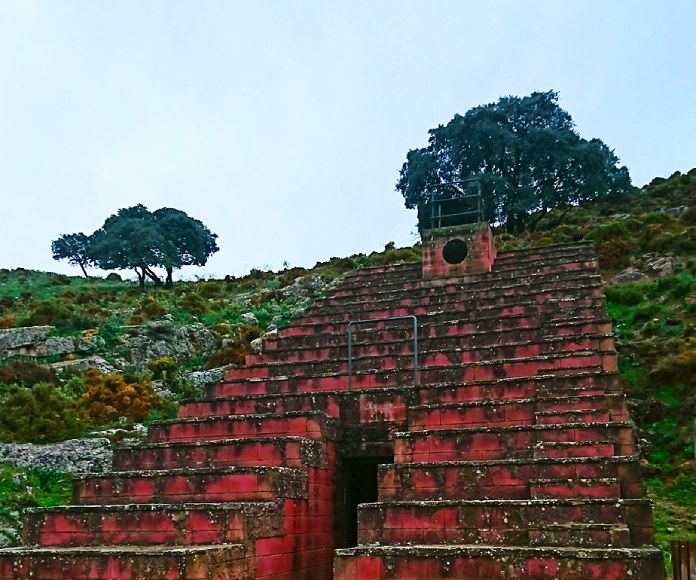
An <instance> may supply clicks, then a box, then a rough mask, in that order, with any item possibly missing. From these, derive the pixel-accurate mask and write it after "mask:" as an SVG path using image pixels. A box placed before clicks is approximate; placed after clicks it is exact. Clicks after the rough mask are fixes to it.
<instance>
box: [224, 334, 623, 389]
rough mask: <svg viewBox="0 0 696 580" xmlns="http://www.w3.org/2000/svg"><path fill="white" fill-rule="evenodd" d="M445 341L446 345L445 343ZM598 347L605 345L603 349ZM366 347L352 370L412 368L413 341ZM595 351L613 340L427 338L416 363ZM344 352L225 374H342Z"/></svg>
mask: <svg viewBox="0 0 696 580" xmlns="http://www.w3.org/2000/svg"><path fill="white" fill-rule="evenodd" d="M442 343H447V345H448V346H445V344H442ZM602 347H607V348H606V350H605V349H603V348H602ZM366 350H367V349H353V353H352V356H351V360H352V368H353V371H354V372H359V371H362V370H372V369H382V370H391V369H397V368H412V367H413V360H414V353H413V343H412V342H411V341H409V342H404V343H402V344H401V345H400V348H399V350H398V351H395V352H389V351H388V350H384V349H383V348H382V347H381V346H377V345H375V346H373V347H371V348H370V352H366ZM578 351H580V352H588V351H589V352H599V353H607V354H613V353H614V352H615V350H614V349H613V340H611V339H610V338H608V339H606V340H604V339H597V340H592V339H589V338H588V339H585V340H578V339H576V338H571V339H569V340H566V339H563V338H561V339H556V340H553V341H550V340H538V341H534V342H522V343H517V344H507V345H493V346H485V347H474V348H467V347H466V346H457V345H456V341H454V340H452V339H449V340H440V339H437V340H431V341H428V342H427V343H426V344H423V343H421V344H419V346H418V362H419V365H420V366H422V367H429V368H436V367H438V366H441V365H452V364H455V365H458V364H472V363H474V364H475V363H482V362H486V361H491V360H512V359H524V358H532V357H539V356H554V355H555V356H559V355H563V354H568V353H575V352H578ZM347 358H348V357H347V353H344V356H342V357H340V358H328V357H326V358H317V359H315V360H295V359H294V358H292V357H288V358H287V359H286V358H285V357H283V358H282V360H279V361H278V360H275V361H269V362H261V361H259V362H256V363H255V364H250V365H247V366H245V367H242V368H238V369H232V370H230V371H229V372H227V373H226V378H227V379H228V380H230V379H237V378H241V379H247V378H253V379H260V378H267V377H273V376H284V377H288V376H302V375H322V374H327V373H336V374H339V373H346V372H347V371H348V360H347Z"/></svg>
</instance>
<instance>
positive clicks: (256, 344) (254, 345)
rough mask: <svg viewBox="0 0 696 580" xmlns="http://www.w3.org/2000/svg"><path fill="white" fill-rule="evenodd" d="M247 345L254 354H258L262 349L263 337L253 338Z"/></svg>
mask: <svg viewBox="0 0 696 580" xmlns="http://www.w3.org/2000/svg"><path fill="white" fill-rule="evenodd" d="M249 346H251V352H253V353H254V354H260V353H261V351H262V350H263V338H261V337H259V338H255V339H254V340H252V341H251V342H250V343H249Z"/></svg>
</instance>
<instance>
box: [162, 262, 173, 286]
mask: <svg viewBox="0 0 696 580" xmlns="http://www.w3.org/2000/svg"><path fill="white" fill-rule="evenodd" d="M166 270H167V279H166V280H165V282H164V287H165V288H172V287H173V286H174V278H173V276H172V272H173V271H174V268H172V267H171V266H167V268H166Z"/></svg>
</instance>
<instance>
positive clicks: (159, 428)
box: [147, 411, 336, 443]
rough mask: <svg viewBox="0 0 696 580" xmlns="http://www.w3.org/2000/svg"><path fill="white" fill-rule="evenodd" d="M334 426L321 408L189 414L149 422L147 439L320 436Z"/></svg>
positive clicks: (328, 433)
mask: <svg viewBox="0 0 696 580" xmlns="http://www.w3.org/2000/svg"><path fill="white" fill-rule="evenodd" d="M335 429H336V426H335V421H334V420H333V419H332V418H331V417H329V416H328V415H327V414H326V413H324V412H322V411H296V412H293V411H291V412H287V413H263V414H261V413H259V414H252V415H227V416H211V417H191V418H186V419H172V420H170V421H159V422H157V423H155V424H153V425H151V426H150V428H149V429H148V433H147V441H148V442H149V443H160V442H177V441H211V440H217V439H239V438H242V437H260V436H264V437H283V436H286V435H294V436H298V437H306V438H308V439H323V438H325V437H330V438H335Z"/></svg>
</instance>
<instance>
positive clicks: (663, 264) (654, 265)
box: [645, 256, 674, 278]
mask: <svg viewBox="0 0 696 580" xmlns="http://www.w3.org/2000/svg"><path fill="white" fill-rule="evenodd" d="M645 271H646V272H647V273H648V274H649V275H650V276H651V277H652V278H664V277H665V276H671V275H672V274H674V258H671V257H669V256H667V257H662V258H656V259H654V260H650V261H649V262H646V264H645Z"/></svg>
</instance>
